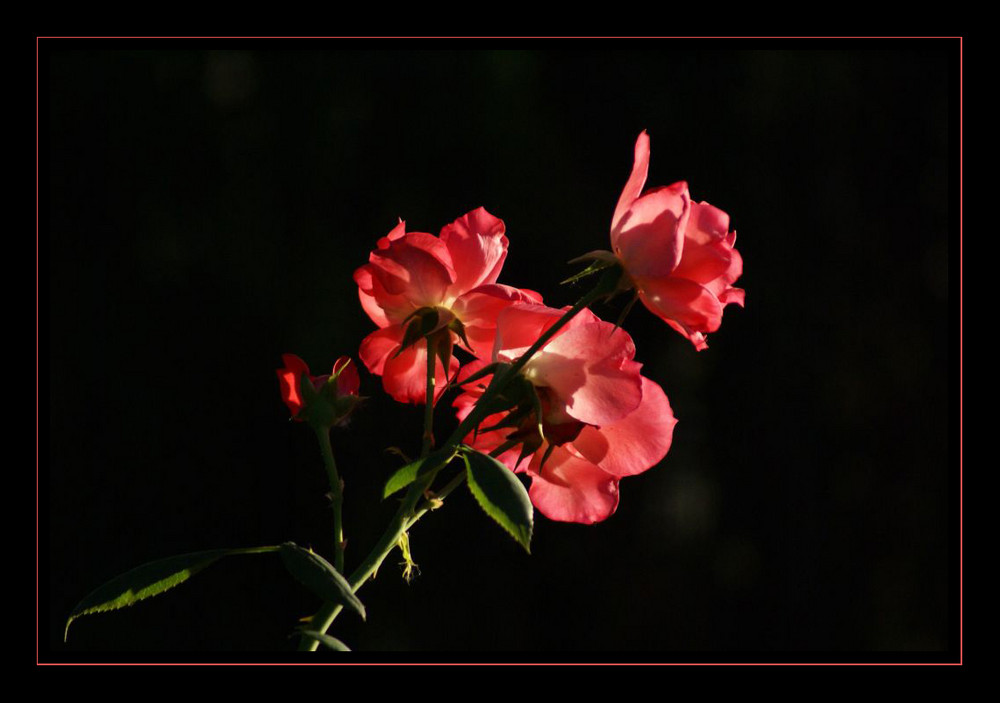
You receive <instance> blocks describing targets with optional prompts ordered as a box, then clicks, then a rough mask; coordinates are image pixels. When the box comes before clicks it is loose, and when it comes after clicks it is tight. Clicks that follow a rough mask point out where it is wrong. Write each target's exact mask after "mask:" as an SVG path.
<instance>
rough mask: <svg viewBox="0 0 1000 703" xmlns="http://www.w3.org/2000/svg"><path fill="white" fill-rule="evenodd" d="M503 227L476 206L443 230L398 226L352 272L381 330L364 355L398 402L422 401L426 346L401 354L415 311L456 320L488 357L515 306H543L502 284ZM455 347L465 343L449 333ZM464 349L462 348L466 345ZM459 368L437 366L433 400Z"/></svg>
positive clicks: (364, 344) (364, 303)
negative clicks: (500, 322) (500, 323)
mask: <svg viewBox="0 0 1000 703" xmlns="http://www.w3.org/2000/svg"><path fill="white" fill-rule="evenodd" d="M504 231H505V228H504V223H503V221H502V220H500V219H498V218H496V217H494V216H493V215H491V214H490V213H488V212H487V211H486V210H485V209H483V208H478V209H476V210H473V211H472V212H469V213H467V214H466V215H464V216H462V217H460V218H459V219H457V220H455V221H454V222H452V223H451V224H450V225H447V226H446V227H444V229H442V230H441V235H440V236H439V237H435V236H434V235H433V234H428V233H426V232H407V231H406V226H405V223H404V222H402V221H400V223H399V224H398V225H396V227H395V228H394V229H393V230H392V231H391V232H389V234H388V235H387V236H385V237H382V238H381V239H379V240H378V244H377V246H376V248H375V250H374V251H372V253H371V256H370V257H369V259H368V263H367V264H365V265H364V266H362V267H361V268H359V269H358V270H357V271H355V273H354V280H355V282H356V283H357V284H358V295H359V297H360V298H361V306H362V307H363V308H364V310H365V312H366V313H368V316H369V317H370V318H371V319H372V321H373V322H374V323H375V324H376V325H378V326H379V329H378V330H376V331H375V332H373V333H372V334H370V335H368V337H366V338H365V339H364V341H362V343H361V349H360V352H359V356H360V357H361V360H362V361H363V362H364V363H365V366H367V367H368V370H369V371H371V372H372V373H374V374H378V375H381V376H382V385H383V387H384V388H385V390H386V392H387V393H388V394H389V395H391V396H392V397H393V398H395V399H396V400H398V401H400V402H406V403H424V402H425V401H426V393H427V391H426V383H427V345H426V343H425V342H424V341H423V340H420V341H418V342H416V343H415V344H413V345H412V346H409V347H408V348H406V349H403V350H402V351H400V348H401V346H402V342H403V336H404V334H405V331H406V325H407V323H408V322H409V320H410V319H411V316H412V315H413V313H414V312H416V311H418V310H421V309H427V308H434V309H436V310H437V311H438V315H439V319H441V320H442V321H444V322H447V321H450V320H457V323H456V324H454V325H453V326H452V328H451V329H454V328H456V327H458V325H459V324H460V325H461V328H462V329H463V330H464V334H465V339H467V340H468V343H469V347H468V349H469V351H471V352H472V353H474V354H477V355H482V354H489V353H490V350H491V349H492V346H493V335H494V330H495V327H496V318H497V315H498V314H499V312H500V310H502V309H503V308H504V307H506V306H507V305H510V304H511V303H512V302H515V301H521V300H528V301H535V302H539V301H541V296H539V295H538V294H537V293H533V292H531V291H522V290H519V289H517V288H513V287H511V286H505V285H500V284H497V283H496V280H497V277H498V276H499V275H500V269H501V268H502V267H503V262H504V259H505V258H506V256H507V237H506V236H504ZM449 335H450V338H451V342H452V343H453V344H454V343H456V342H459V341H461V337H460V336H459V335H458V334H457V333H456V332H455V331H450V332H449ZM463 344H464V342H463ZM458 368H459V363H458V361H457V360H456V359H455V358H453V357H452V358H451V359H450V362H449V368H448V369H445V368H444V366H443V364H442V363H441V360H440V359H437V361H436V368H435V376H434V378H435V386H434V388H435V400H437V398H439V397H440V395H441V394H442V393H443V392H444V389H445V385H446V381H447V380H448V379H451V378H454V377H455V375H456V373H457V372H458Z"/></svg>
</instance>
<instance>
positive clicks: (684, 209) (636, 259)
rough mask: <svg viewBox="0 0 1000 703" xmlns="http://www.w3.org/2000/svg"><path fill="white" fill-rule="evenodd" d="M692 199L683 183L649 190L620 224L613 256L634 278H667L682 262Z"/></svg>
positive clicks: (630, 209) (629, 210)
mask: <svg viewBox="0 0 1000 703" xmlns="http://www.w3.org/2000/svg"><path fill="white" fill-rule="evenodd" d="M690 204H691V200H690V198H689V196H688V192H687V183H684V182H683V181H682V182H680V183H675V184H673V185H672V186H668V187H666V188H659V189H657V190H652V191H649V192H648V193H646V194H645V195H643V196H642V197H641V198H639V199H638V200H636V201H635V202H634V203H632V206H631V207H630V208H629V209H628V212H627V213H626V214H625V216H624V217H623V218H622V221H621V233H620V234H619V236H618V237H617V241H616V244H615V253H616V254H617V255H618V256H619V258H620V259H621V260H622V262H623V264H624V266H625V269H626V270H627V271H628V273H629V275H630V276H632V277H633V278H642V277H648V276H667V275H669V274H670V272H671V271H673V269H674V267H676V266H677V263H678V262H679V261H680V260H681V256H682V254H683V250H684V227H685V225H686V224H687V219H688V214H689V212H690Z"/></svg>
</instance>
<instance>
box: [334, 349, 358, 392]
mask: <svg viewBox="0 0 1000 703" xmlns="http://www.w3.org/2000/svg"><path fill="white" fill-rule="evenodd" d="M333 373H335V374H337V394H338V395H357V394H358V390H360V388H361V377H360V376H358V367H357V366H356V365H355V364H354V362H353V361H352V360H351V357H349V356H342V357H340V358H339V359H337V361H336V362H334V364H333Z"/></svg>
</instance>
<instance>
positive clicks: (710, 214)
mask: <svg viewBox="0 0 1000 703" xmlns="http://www.w3.org/2000/svg"><path fill="white" fill-rule="evenodd" d="M648 170H649V136H648V135H647V134H646V132H645V131H643V132H642V134H640V135H639V138H638V139H637V140H636V143H635V162H634V163H633V165H632V175H631V176H630V177H629V179H628V183H626V184H625V189H624V190H623V191H622V194H621V197H619V199H618V206H617V207H616V208H615V214H614V218H613V219H612V220H611V248H612V249H613V250H614V253H615V255H616V256H617V257H618V259H619V260H620V261H621V263H622V265H623V266H624V268H625V271H626V273H627V274H628V276H629V277H630V278H631V279H632V283H633V284H634V286H635V288H636V290H637V291H638V294H639V298H640V300H642V302H643V304H644V305H645V306H646V307H647V308H649V310H650V311H651V312H652V313H653V314H654V315H656V316H657V317H659V318H661V319H662V320H664V321H665V322H666V323H667V324H668V325H670V326H671V327H673V328H674V329H675V330H677V331H678V332H680V333H681V334H683V335H684V336H685V337H687V338H688V339H690V340H691V342H692V343H693V344H694V346H695V348H697V349H699V350H701V349H705V348H706V347H707V346H708V344H706V342H705V335H706V334H707V333H709V332H714V331H715V330H717V329H719V325H720V324H722V310H723V308H724V307H725V306H726V305H728V304H729V303H736V304H737V305H740V306H742V305H743V303H744V292H743V290H742V289H740V288H734V287H733V286H732V284H733V283H734V282H735V281H736V279H738V278H739V277H740V275H741V274H742V273H743V259H742V257H740V254H739V252H738V251H736V249H735V248H733V246H734V244H735V243H736V232H735V231H733V232H730V231H729V215H727V214H726V213H724V212H723V211H722V210H720V209H718V208H717V207H714V206H712V205H709V204H708V203H705V202H702V203H695V202H692V201H691V198H690V196H689V195H688V186H687V183H685V182H684V181H679V182H677V183H674V184H673V185H671V186H666V187H661V188H653V189H651V190H648V191H646V192H645V193H642V188H643V186H644V185H645V183H646V174H647V171H648ZM640 193H642V194H641V195H640Z"/></svg>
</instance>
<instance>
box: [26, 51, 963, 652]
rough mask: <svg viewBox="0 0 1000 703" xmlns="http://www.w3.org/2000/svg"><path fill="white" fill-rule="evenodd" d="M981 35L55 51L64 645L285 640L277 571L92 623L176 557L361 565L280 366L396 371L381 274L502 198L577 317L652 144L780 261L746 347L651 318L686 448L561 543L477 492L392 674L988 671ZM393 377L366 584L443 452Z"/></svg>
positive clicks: (442, 542) (769, 268) (380, 596)
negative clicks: (387, 244)
mask: <svg viewBox="0 0 1000 703" xmlns="http://www.w3.org/2000/svg"><path fill="white" fill-rule="evenodd" d="M958 50H959V44H958V41H957V40H938V41H922V40H920V41H918V40H891V41H885V40H882V41H874V40H868V41H821V40H814V41H808V42H805V41H770V42H747V41H742V42H736V41H723V40H717V41H712V40H701V41H666V40H658V41H639V40H633V41H561V42H555V41H548V42H532V41H519V42H516V41H492V42H488V41H451V42H443V41H440V40H439V41H434V42H431V41H426V42H424V41H409V42H401V41H388V40H386V41H364V42H362V41H348V40H337V41H256V42H247V41H187V42H177V41H174V42H167V41H153V40H146V41H141V42H139V41H123V40H120V41H100V42H99V41H67V40H45V39H43V40H41V41H40V44H39V53H40V56H39V100H40V123H39V134H40V138H39V149H40V157H39V167H40V183H39V190H40V217H41V228H40V233H39V247H40V267H39V274H40V286H39V297H40V308H39V312H40V334H41V340H40V341H41V349H40V352H39V361H40V367H41V370H40V384H41V389H40V397H39V400H40V404H41V409H40V417H39V423H40V432H41V440H40V469H39V494H40V495H39V507H40V517H39V529H40V543H39V572H40V579H41V580H40V592H39V596H40V606H39V617H40V622H39V647H40V653H39V656H40V657H41V658H42V659H43V660H46V661H70V660H89V661H119V660H126V659H131V660H135V659H138V660H142V661H164V660H209V661H216V660H223V659H227V658H230V659H232V658H235V659H237V660H248V661H250V660H260V659H264V660H272V659H280V658H283V657H285V656H286V655H285V654H283V652H287V651H291V650H293V649H294V647H295V640H294V639H292V638H290V637H289V635H290V633H291V630H292V628H293V627H294V626H295V625H296V621H297V619H298V618H300V617H303V616H306V615H308V614H310V613H312V612H313V611H314V610H315V609H316V608H317V607H318V605H319V603H318V602H316V600H315V598H314V597H313V596H311V595H310V594H308V593H306V592H305V591H304V590H303V589H302V588H301V587H300V586H299V585H298V584H296V583H295V582H293V581H292V580H291V579H290V578H289V577H288V576H287V574H286V573H285V572H284V571H283V569H282V566H281V564H280V562H279V560H278V559H277V558H275V557H273V556H257V557H249V556H248V557H233V558H231V559H229V560H228V561H222V562H219V563H218V564H217V565H216V566H214V567H212V568H211V569H209V570H207V571H205V572H203V573H202V574H199V575H198V576H197V577H195V578H194V579H193V580H191V581H190V582H189V583H187V584H185V585H183V586H181V587H180V588H178V589H177V590H175V591H173V592H171V593H169V594H167V595H164V596H162V597H159V598H156V599H153V600H151V601H147V602H144V603H141V604H139V605H137V606H135V607H134V608H131V609H129V610H128V611H126V612H122V613H116V614H102V615H96V616H93V617H90V618H85V619H83V620H81V621H79V622H78V623H75V624H74V625H73V629H72V631H71V633H70V639H69V642H68V643H67V644H63V642H62V634H63V631H62V627H63V623H64V622H65V618H66V616H67V615H68V614H69V612H70V611H71V609H72V607H73V605H74V604H75V603H76V602H77V601H78V600H80V599H81V598H82V597H83V596H84V595H86V594H87V593H88V592H89V591H90V590H91V589H93V588H94V587H96V586H97V585H99V584H100V583H102V582H103V581H106V580H107V579H109V578H111V577H112V576H114V575H116V574H119V573H121V572H123V571H125V570H127V569H129V568H131V567H133V566H136V565H138V564H140V563H142V562H145V561H149V560H152V559H156V558H159V557H163V556H168V555H171V554H175V553H181V552H189V551H197V550H201V549H209V548H215V547H236V546H255V545H263V544H278V543H280V542H283V541H286V540H293V541H295V542H297V543H299V544H303V545H311V546H313V547H314V548H315V549H316V550H317V551H319V552H321V553H324V554H327V555H329V554H330V553H331V548H332V540H331V535H330V531H331V530H330V515H329V511H328V508H327V507H326V505H327V504H326V502H325V499H324V497H323V496H324V492H325V491H326V490H327V487H326V477H325V474H324V472H323V469H322V464H321V461H320V457H319V453H318V450H317V448H316V445H315V441H314V438H313V436H312V434H311V432H310V431H309V430H308V428H306V427H305V426H303V425H300V424H297V423H291V422H289V421H288V412H287V410H286V408H285V406H284V405H283V404H282V403H281V401H280V398H279V396H278V390H277V381H276V378H275V375H274V369H276V368H277V367H278V366H279V365H280V355H281V354H282V353H284V352H294V353H296V354H298V355H299V356H301V357H302V358H303V359H305V360H306V361H307V362H308V363H309V364H310V366H311V368H312V369H313V372H314V373H316V374H319V373H325V372H326V371H327V370H328V369H329V366H330V365H331V364H332V362H333V360H334V359H336V358H337V357H338V356H341V355H352V356H355V357H356V356H357V348H358V344H359V343H360V341H361V339H362V338H363V337H364V336H365V335H367V334H368V333H370V332H371V331H373V330H374V329H375V327H374V325H373V323H372V322H371V321H370V320H369V319H368V318H367V316H366V315H365V314H364V313H363V311H362V310H361V307H360V305H359V304H358V300H357V292H356V286H355V284H354V283H353V281H352V278H351V274H352V273H353V271H354V270H355V269H356V268H357V267H358V266H360V265H361V264H363V263H364V262H365V261H366V259H367V253H368V251H369V250H370V249H371V248H372V247H373V246H374V244H375V241H376V239H377V238H378V237H380V236H382V235H384V234H386V233H387V232H388V231H389V230H390V229H391V228H392V226H393V225H394V224H395V222H396V221H397V218H398V217H403V218H404V219H405V220H406V221H407V225H408V229H410V230H417V231H428V232H432V233H435V234H436V233H437V232H438V231H439V230H440V228H441V227H442V226H443V225H445V224H447V223H448V222H451V221H452V220H454V219H455V218H457V217H459V216H461V215H462V214H464V213H465V212H467V211H469V210H471V209H473V208H475V207H478V206H481V205H482V206H485V207H486V208H487V209H488V210H489V211H490V212H492V213H493V214H495V215H497V216H498V217H501V218H502V219H503V220H504V221H505V222H506V225H507V235H508V237H509V239H510V250H509V255H508V259H507V263H506V265H505V267H504V270H503V273H502V275H501V278H500V281H501V282H504V283H509V284H511V285H516V286H521V287H526V288H532V289H534V290H537V291H540V292H541V293H542V294H543V295H544V296H545V299H546V302H547V303H549V304H552V305H556V306H561V305H565V304H568V303H571V302H572V301H573V300H574V299H575V297H577V296H578V295H579V294H580V292H581V289H571V288H567V287H566V286H559V285H558V281H560V280H562V279H563V278H565V277H567V276H568V275H570V274H571V273H572V272H573V271H574V268H573V267H570V266H568V265H567V264H566V262H567V261H568V260H569V259H570V258H573V257H574V256H577V255H579V254H582V253H584V252H587V251H590V250H593V249H601V248H608V239H607V238H608V227H609V222H610V218H611V214H612V212H613V210H614V206H615V203H616V200H617V198H618V194H619V192H620V190H621V188H622V186H623V185H624V183H625V181H626V180H627V178H628V175H629V171H630V168H631V165H632V148H633V144H634V141H635V138H636V135H637V134H638V133H639V132H640V131H641V130H642V129H646V130H648V132H649V134H650V136H651V140H652V160H651V168H650V177H649V180H648V182H647V185H648V186H656V185H666V184H669V183H672V182H673V181H676V180H680V179H685V180H687V181H688V182H689V184H690V187H691V193H692V196H693V197H694V198H695V199H696V200H707V201H709V202H711V203H712V204H714V205H717V206H718V207H721V208H722V209H724V210H726V211H727V212H728V213H729V214H730V215H731V217H732V226H733V227H734V228H735V229H736V230H737V231H738V232H739V237H738V240H737V248H738V249H739V251H740V252H741V253H742V255H743V257H744V260H745V275H744V276H743V278H742V279H741V280H740V281H739V282H738V284H737V285H740V286H741V287H743V288H745V289H746V291H747V305H746V309H740V308H738V307H736V306H730V307H729V308H728V309H727V311H726V313H725V318H724V322H723V325H722V328H721V330H720V331H719V332H718V333H716V334H713V335H710V337H709V344H710V348H709V349H708V350H706V351H703V352H700V353H699V352H696V351H695V350H694V349H693V347H692V346H691V345H690V344H689V343H688V342H687V341H686V340H684V339H683V338H682V337H681V336H680V335H678V334H676V333H675V332H673V331H672V330H670V329H668V328H667V326H666V325H664V324H663V323H661V322H660V321H658V320H656V319H655V318H654V317H653V316H652V315H651V314H650V313H648V312H647V311H646V310H645V309H643V308H642V307H641V306H640V307H637V308H636V309H635V310H634V311H633V312H632V314H631V316H630V317H629V319H628V320H627V322H626V325H625V326H626V328H627V329H628V331H629V332H630V333H631V334H632V335H633V337H634V339H635V341H636V345H637V348H638V354H637V359H638V360H639V361H641V362H643V363H644V364H645V366H644V373H645V374H646V375H648V376H650V377H651V378H653V379H654V380H656V381H657V382H659V383H660V384H661V385H662V386H663V387H664V389H665V390H666V392H667V394H668V396H669V398H670V401H671V404H672V406H673V408H674V411H675V414H676V415H677V417H678V419H679V424H678V426H677V429H676V433H675V436H674V444H673V447H672V449H671V451H670V453H669V454H668V456H667V457H666V459H665V460H664V461H663V462H662V463H661V464H660V465H659V466H657V467H655V468H654V469H652V470H650V471H649V472H647V473H645V474H643V475H641V476H638V477H634V478H630V479H627V480H625V481H623V482H622V486H621V504H620V506H619V509H618V512H617V513H616V514H615V515H614V516H612V517H611V518H610V519H609V520H607V521H606V522H605V523H602V524H599V525H595V526H580V525H568V524H560V523H555V522H552V521H548V520H546V519H545V518H543V517H541V516H537V517H536V525H535V537H534V541H533V545H532V547H533V548H532V554H531V555H530V556H529V555H526V554H525V553H524V552H523V551H522V550H521V549H520V548H519V547H518V546H517V545H516V544H515V543H514V542H513V541H512V540H510V539H509V538H508V537H507V536H506V535H505V534H504V533H503V532H502V531H501V530H500V529H499V528H498V527H497V526H496V525H495V524H493V523H492V522H491V521H490V520H489V519H488V518H486V517H485V516H483V515H482V514H481V513H480V511H479V509H478V508H477V506H476V505H475V503H474V501H473V500H472V498H471V496H470V495H469V494H468V492H467V491H465V490H464V489H462V490H461V491H459V492H456V493H455V494H454V495H453V497H452V498H451V499H449V501H448V503H447V506H446V507H445V509H443V510H441V511H440V512H437V513H434V514H432V515H430V516H429V517H428V518H426V519H425V520H423V521H422V522H421V523H420V524H419V525H418V526H417V527H415V528H414V529H413V531H412V534H411V539H412V548H413V552H414V558H415V559H416V561H417V563H418V564H419V566H420V575H419V577H418V578H417V579H416V580H415V581H413V582H412V583H411V584H409V585H407V584H406V583H405V582H404V581H403V580H402V578H401V577H400V573H401V570H400V568H399V567H398V566H397V562H398V561H399V559H398V553H397V554H394V555H392V556H391V557H390V558H389V559H388V560H387V561H386V563H385V564H384V565H383V567H382V569H381V570H380V572H379V573H378V577H377V579H376V580H375V581H374V582H373V583H370V584H368V585H367V586H366V587H365V588H364V589H363V590H362V591H361V596H362V599H363V600H364V601H365V603H366V605H367V607H368V621H367V623H362V622H361V621H360V620H359V619H357V618H356V617H354V616H350V615H345V616H343V617H342V618H341V619H340V620H339V621H338V623H337V624H336V625H335V627H334V629H333V631H332V632H333V634H335V635H337V636H338V637H340V638H341V639H343V640H345V641H346V642H347V643H348V644H349V645H350V646H351V647H352V648H354V649H355V650H358V653H356V654H354V655H351V656H353V657H355V658H359V659H364V658H365V657H367V658H369V659H376V660H377V659H378V658H379V657H383V658H385V657H390V656H395V657H396V658H399V659H410V658H412V659H414V660H421V657H422V658H423V659H424V660H434V661H437V660H442V659H470V658H471V659H482V660H486V661H493V660H520V659H527V660H542V661H555V660H570V661H576V660H582V661H592V660H597V661H603V660H626V661H631V660H643V661H681V660H690V659H697V660H711V661H718V660H764V661H786V660H808V661H856V660H879V661H949V660H955V659H956V657H957V647H958V629H957V627H958V610H957V605H958V601H957V598H958V591H957V587H958V581H957V576H958V547H959V541H958V485H959V484H958V450H959V445H958V388H959V380H958V363H959V328H958V280H959V279H958V261H959V229H958V216H959V210H958V193H959V190H958V188H959V180H958V179H959V161H958V156H959V151H958V149H959V142H958V136H959V133H958V129H959V112H958V106H959V75H960V74H959V64H958V60H959V55H958ZM621 302H623V301H616V302H615V303H614V304H612V305H609V306H598V307H597V309H596V311H597V312H598V314H600V315H602V316H603V317H605V318H611V319H614V318H615V316H616V315H617V312H618V310H619V308H620V304H621ZM362 392H363V393H364V394H366V395H369V396H371V400H370V401H369V402H368V403H367V404H366V405H365V406H364V407H363V408H362V409H360V410H359V411H358V412H357V413H356V416H355V417H354V418H353V421H352V424H351V426H350V427H349V428H348V429H347V430H345V431H340V432H337V433H336V434H335V436H334V445H335V450H336V453H337V456H338V460H339V463H340V466H341V472H342V475H343V476H344V478H345V480H346V483H347V492H346V509H345V518H344V519H345V529H346V533H347V537H348V540H349V546H348V553H347V554H348V568H350V567H351V566H352V565H354V564H356V563H357V562H358V560H360V558H361V556H362V555H363V554H364V553H365V552H366V551H367V549H368V547H370V546H371V545H372V544H373V543H374V541H375V540H376V539H377V537H378V535H379V533H380V532H381V529H382V527H383V526H384V524H385V523H386V522H387V521H388V519H389V517H390V516H391V515H392V512H393V511H394V509H395V505H396V504H395V502H394V501H393V500H392V499H390V500H387V501H384V502H382V501H380V500H379V495H380V489H381V485H382V483H383V482H384V480H385V478H386V477H387V476H388V475H389V473H390V472H391V471H392V470H393V469H394V468H395V467H396V466H398V465H399V460H398V459H397V458H395V457H393V456H392V455H390V454H387V453H385V452H384V449H385V448H386V447H388V446H393V445H394V446H398V447H401V448H402V449H403V450H404V451H406V452H408V453H411V454H413V453H416V452H417V451H419V443H420V416H421V409H420V408H419V407H417V406H401V405H398V404H395V403H393V402H392V401H391V400H389V399H388V397H387V396H385V395H384V394H383V393H382V391H381V386H380V380H379V379H378V378H377V377H373V376H371V375H368V374H366V373H363V374H362ZM451 415H452V414H451V412H450V410H449V409H448V407H447V404H443V405H442V406H441V407H440V408H439V412H438V414H437V423H438V427H439V428H441V430H442V431H443V430H446V429H447V428H448V427H450V426H452V423H453V420H452V417H451ZM372 651H377V652H383V653H384V652H399V651H408V652H411V654H395V655H388V654H365V653H364V652H372ZM434 652H438V654H435V653H434ZM440 652H445V653H447V654H444V655H442V654H440ZM320 656H323V657H331V656H332V654H323V655H320Z"/></svg>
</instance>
